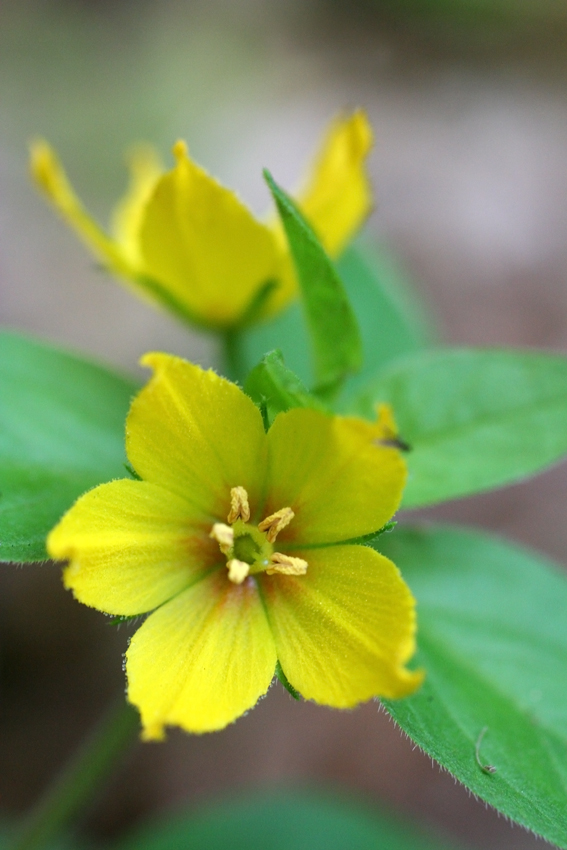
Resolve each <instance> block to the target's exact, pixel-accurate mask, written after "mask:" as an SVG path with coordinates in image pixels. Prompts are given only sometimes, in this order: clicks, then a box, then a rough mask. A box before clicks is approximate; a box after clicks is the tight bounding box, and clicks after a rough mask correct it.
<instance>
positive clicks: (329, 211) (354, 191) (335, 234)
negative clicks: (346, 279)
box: [297, 110, 373, 257]
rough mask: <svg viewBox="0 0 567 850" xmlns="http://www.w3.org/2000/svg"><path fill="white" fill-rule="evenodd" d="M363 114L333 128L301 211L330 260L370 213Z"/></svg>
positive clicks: (368, 135) (368, 141)
mask: <svg viewBox="0 0 567 850" xmlns="http://www.w3.org/2000/svg"><path fill="white" fill-rule="evenodd" d="M372 141H373V138H372V128H371V127H370V123H369V121H368V118H367V117H366V113H365V112H363V111H362V110H357V111H356V112H354V113H353V114H352V115H350V116H348V117H343V116H341V117H339V118H337V119H336V120H335V121H334V122H333V124H331V126H330V128H329V130H328V132H327V135H326V137H325V139H324V141H323V146H322V148H321V151H320V153H319V156H318V158H317V160H316V162H315V166H314V168H313V171H312V174H311V177H310V180H309V182H308V183H307V186H306V188H305V189H304V190H303V191H302V192H300V193H299V195H298V198H297V201H298V204H299V207H300V209H301V211H302V212H303V214H304V215H305V217H306V218H307V220H308V221H309V222H310V223H311V225H312V227H313V229H314V230H315V232H316V233H317V235H318V236H319V238H320V239H321V242H322V243H323V245H324V247H325V249H326V250H327V252H328V253H329V254H330V255H331V256H332V257H336V256H338V255H339V254H340V253H341V251H342V250H343V248H345V247H346V245H347V243H348V242H350V240H351V239H352V237H353V236H354V235H355V234H356V232H357V230H358V229H359V228H360V227H361V225H362V224H363V223H364V220H365V219H366V217H367V216H368V214H369V213H370V210H371V209H372V191H371V187H370V181H369V179H368V175H367V173H366V165H365V163H366V158H367V156H368V153H369V151H370V149H371V147H372Z"/></svg>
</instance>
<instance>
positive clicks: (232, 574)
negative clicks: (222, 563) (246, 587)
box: [227, 558, 250, 584]
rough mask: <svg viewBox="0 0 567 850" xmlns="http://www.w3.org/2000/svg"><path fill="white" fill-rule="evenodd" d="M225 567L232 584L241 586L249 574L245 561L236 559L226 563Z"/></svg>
mask: <svg viewBox="0 0 567 850" xmlns="http://www.w3.org/2000/svg"><path fill="white" fill-rule="evenodd" d="M227 567H228V577H229V579H230V580H231V581H232V582H234V584H242V582H243V581H244V579H245V578H246V576H247V575H248V573H249V572H250V564H247V563H246V561H239V560H238V559H237V558H232V559H231V560H230V561H228V562H227Z"/></svg>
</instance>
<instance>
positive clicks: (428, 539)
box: [378, 528, 567, 848]
mask: <svg viewBox="0 0 567 850" xmlns="http://www.w3.org/2000/svg"><path fill="white" fill-rule="evenodd" d="M378 548H379V549H380V551H381V552H382V553H384V554H386V555H387V556H388V557H390V558H392V560H393V561H394V562H395V563H396V564H397V565H398V567H399V568H400V569H401V571H402V575H403V576H404V578H405V580H406V581H407V582H408V584H409V586H410V587H411V589H412V591H413V593H414V594H415V596H416V598H417V602H418V645H419V652H418V655H417V658H416V664H417V665H419V666H420V667H422V668H424V669H425V671H426V680H425V683H424V685H423V686H422V688H421V689H420V690H419V691H418V692H417V693H416V694H415V695H414V696H412V697H410V698H408V699H405V700H399V701H386V703H385V704H386V706H387V708H388V711H389V712H390V714H391V715H392V716H393V718H394V719H395V720H396V721H397V722H398V723H399V724H400V726H401V727H402V729H403V730H404V731H405V732H407V734H408V735H409V736H410V737H411V738H412V739H413V740H414V741H415V742H416V743H417V744H418V745H419V746H420V747H421V748H422V749H423V750H425V752H427V753H428V754H429V755H430V756H432V758H434V759H436V760H437V761H438V762H439V763H440V764H442V765H443V767H445V768H447V770H449V771H450V772H451V773H453V774H454V775H455V776H456V777H457V778H458V779H459V780H460V781H461V782H463V783H464V784H465V785H466V786H467V787H468V788H470V789H471V791H473V793H474V794H477V795H478V796H479V797H481V798H482V799H483V800H486V801H487V802H488V803H490V804H491V805H492V806H494V807H495V808H497V809H498V810H499V811H501V812H503V813H504V814H505V815H507V816H508V817H510V818H512V819H513V820H515V821H517V822H518V823H520V824H523V825H524V826H525V827H527V828H529V829H531V830H533V831H534V832H537V833H539V834H540V835H543V836H544V837H545V838H547V839H548V841H551V842H553V843H555V844H557V845H558V846H559V847H562V848H567V675H566V672H565V669H566V668H565V665H566V659H567V617H566V616H565V612H566V611H567V577H566V576H565V575H564V574H562V573H560V572H559V571H558V570H557V569H555V568H554V567H553V566H552V565H551V564H549V563H548V562H546V561H545V560H544V559H543V558H541V557H539V556H536V555H535V554H532V553H530V552H527V551H525V550H523V549H521V548H519V547H516V546H512V545H509V544H507V543H504V542H503V541H499V540H496V539H493V538H491V537H488V536H484V535H482V534H479V533H476V532H471V531H461V530H457V529H449V528H446V529H431V528H429V529H426V530H420V529H413V530H412V529H405V530H398V531H396V533H395V534H391V535H387V536H386V537H384V538H382V539H381V540H380V542H379V544H378ZM489 768H492V770H489Z"/></svg>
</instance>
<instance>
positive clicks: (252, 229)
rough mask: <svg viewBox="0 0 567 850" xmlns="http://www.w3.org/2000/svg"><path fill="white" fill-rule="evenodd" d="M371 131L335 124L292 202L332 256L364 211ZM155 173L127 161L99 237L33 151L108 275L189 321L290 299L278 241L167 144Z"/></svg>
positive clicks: (291, 285) (226, 322)
mask: <svg viewBox="0 0 567 850" xmlns="http://www.w3.org/2000/svg"><path fill="white" fill-rule="evenodd" d="M371 145H372V131H371V129H370V125H369V123H368V120H367V118H366V116H365V114H364V113H363V112H361V111H359V112H355V113H353V114H352V115H351V116H349V117H345V118H340V119H337V120H336V121H335V122H334V123H333V124H332V125H331V127H330V129H329V131H328V133H327V136H326V139H325V140H324V143H323V146H322V149H321V152H320V154H319V158H318V159H317V161H316V163H315V168H314V170H313V172H312V174H311V177H310V179H309V180H308V182H307V185H306V186H305V188H304V190H303V191H302V192H300V193H299V196H298V203H299V205H300V207H301V208H302V209H303V211H304V213H305V215H306V216H307V218H308V219H309V220H310V222H311V224H312V225H313V227H314V229H315V230H316V232H317V233H318V234H319V236H320V238H321V240H322V242H323V244H324V246H325V247H326V249H327V250H328V252H329V253H330V254H331V256H337V255H338V254H339V253H340V252H341V251H342V249H343V248H344V247H345V245H346V244H347V242H348V241H349V240H350V239H351V238H352V236H353V235H354V233H355V232H356V230H357V229H358V228H359V227H360V225H361V224H362V222H363V221H364V219H365V218H366V216H367V215H368V213H369V211H370V208H371V193H370V187H369V184H368V178H367V176H366V172H365V160H366V156H367V154H368V152H369V150H370V147H371ZM173 153H174V156H175V161H176V162H175V167H174V168H173V169H172V170H171V171H168V172H165V173H164V172H163V171H162V169H161V166H160V164H159V161H158V160H157V158H156V156H155V154H153V152H152V151H151V150H150V149H146V148H145V149H141V150H138V151H137V153H136V154H135V155H134V157H133V159H132V162H131V185H130V189H129V191H128V193H127V195H126V197H125V198H124V199H123V200H122V201H121V203H120V204H119V205H118V207H117V209H116V211H115V214H114V216H113V221H112V227H111V233H110V234H107V233H106V232H105V231H104V230H102V229H101V228H100V227H99V225H98V224H97V223H96V222H95V221H94V220H93V219H92V218H91V217H90V216H89V214H88V213H87V212H86V211H85V209H84V208H83V206H82V204H81V202H80V201H79V199H78V198H77V196H76V195H75V193H74V191H73V189H72V187H71V185H70V183H69V181H68V179H67V177H66V175H65V172H64V171H63V168H62V166H61V164H60V163H59V161H58V159H57V157H56V155H55V153H54V152H53V150H52V149H51V148H50V147H49V146H48V144H47V143H46V142H43V141H39V142H37V143H35V144H34V145H33V146H32V151H31V167H32V173H33V176H34V178H35V180H36V182H37V184H38V185H39V187H40V188H41V189H42V191H43V192H44V193H45V194H46V195H47V197H48V198H49V200H50V201H51V202H52V203H53V204H54V205H55V207H56V208H57V210H58V211H59V212H60V213H61V215H62V216H63V218H64V219H65V220H66V221H67V223H68V224H69V225H70V226H71V227H72V228H74V229H75V231H76V232H77V233H78V234H79V236H80V237H81V238H82V239H83V240H84V241H85V242H86V244H87V245H88V247H89V248H91V250H92V251H94V253H95V254H96V256H97V257H98V259H99V260H100V261H101V262H102V263H103V264H104V266H106V267H107V268H108V269H109V270H110V271H111V272H112V273H114V274H116V275H118V276H119V277H121V278H123V279H124V280H126V281H127V282H128V283H130V284H131V285H132V286H133V287H134V289H135V290H136V291H137V292H138V293H139V294H142V295H144V296H145V297H148V298H150V299H151V300H153V301H157V302H158V303H159V304H161V306H164V307H166V308H168V309H170V310H172V311H173V312H175V313H176V314H177V315H178V316H180V317H181V318H184V319H185V320H189V321H191V322H193V323H196V324H198V325H201V326H204V327H209V328H216V329H220V330H223V329H228V328H232V327H235V326H238V325H241V324H243V323H246V322H250V321H257V320H258V319H261V318H265V317H267V316H270V315H272V314H273V313H274V312H277V311H278V310H280V309H281V308H282V307H284V306H285V305H286V304H287V303H288V302H289V301H290V300H291V299H292V298H293V297H294V295H295V294H296V289H297V283H296V279H295V273H294V270H293V264H292V261H291V257H290V254H289V250H288V247H287V242H286V240H285V236H284V234H283V231H282V229H281V226H280V225H279V223H278V222H277V221H276V220H275V219H273V220H270V221H268V222H267V223H263V222H260V221H258V220H257V219H255V218H254V216H253V215H252V213H251V212H250V211H249V210H248V208H247V207H246V206H244V204H243V203H242V202H241V201H240V200H239V199H238V197H237V196H236V195H235V194H234V193H233V192H231V191H230V190H229V189H225V188H224V187H223V186H221V185H220V184H219V183H218V182H217V181H216V180H214V179H213V178H212V177H211V176H210V175H209V174H207V172H206V171H204V170H203V169H202V168H201V167H200V166H198V165H197V164H196V163H195V162H193V160H191V159H190V158H189V156H188V154H187V149H186V147H185V144H184V143H183V142H177V143H176V144H175V145H174V148H173Z"/></svg>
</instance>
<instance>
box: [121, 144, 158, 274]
mask: <svg viewBox="0 0 567 850" xmlns="http://www.w3.org/2000/svg"><path fill="white" fill-rule="evenodd" d="M128 164H129V166H130V185H129V187H128V191H127V193H126V195H125V196H124V197H123V198H122V200H121V201H120V202H119V203H118V204H117V206H116V208H115V210H114V213H113V217H112V232H113V234H114V236H115V239H116V241H117V243H118V244H119V245H120V247H121V248H122V251H123V252H124V254H125V256H127V257H128V259H129V260H130V262H131V263H132V265H133V266H136V267H138V268H140V266H141V263H142V255H141V251H140V226H141V223H142V217H143V214H144V211H145V207H146V204H147V203H148V201H149V199H150V196H151V194H152V192H153V190H154V189H155V185H156V183H157V181H158V179H159V177H160V176H161V174H163V171H164V169H163V166H162V164H161V161H160V158H159V156H158V155H157V153H156V152H155V150H154V149H153V148H152V147H151V146H150V145H140V146H139V147H137V148H134V149H133V150H132V152H131V154H130V157H129V160H128Z"/></svg>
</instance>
